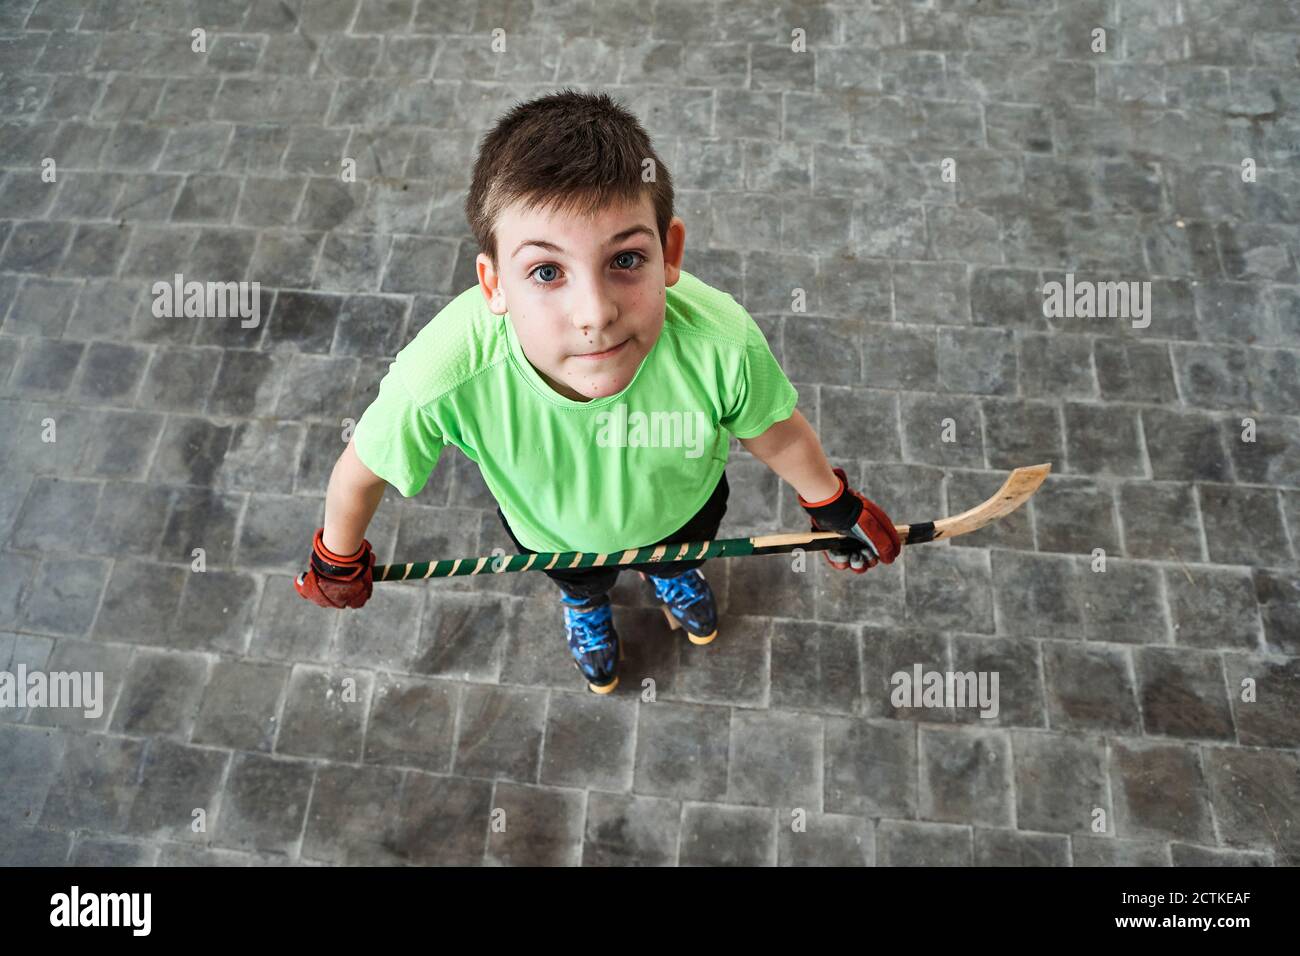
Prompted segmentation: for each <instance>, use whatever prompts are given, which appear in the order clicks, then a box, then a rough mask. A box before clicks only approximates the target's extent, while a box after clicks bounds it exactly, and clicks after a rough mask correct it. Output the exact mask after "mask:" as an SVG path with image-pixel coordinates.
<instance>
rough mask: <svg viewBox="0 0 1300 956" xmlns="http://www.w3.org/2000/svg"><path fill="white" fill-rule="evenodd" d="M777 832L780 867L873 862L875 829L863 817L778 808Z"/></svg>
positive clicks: (855, 864) (866, 863)
mask: <svg viewBox="0 0 1300 956" xmlns="http://www.w3.org/2000/svg"><path fill="white" fill-rule="evenodd" d="M796 826H797V827H798V829H796ZM776 833H777V861H778V865H779V866H836V867H839V866H873V865H875V856H876V852H875V851H876V839H875V836H876V834H875V828H874V827H873V826H872V825H871V821H870V820H865V819H863V818H862V817H853V816H842V815H840V814H832V813H802V814H798V815H796V812H795V811H792V812H791V814H790V815H789V817H788V819H783V818H782V816H781V815H780V811H778V817H777V831H776Z"/></svg>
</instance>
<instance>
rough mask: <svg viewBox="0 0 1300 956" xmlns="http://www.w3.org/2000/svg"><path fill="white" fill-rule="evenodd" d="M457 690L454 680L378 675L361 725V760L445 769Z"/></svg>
mask: <svg viewBox="0 0 1300 956" xmlns="http://www.w3.org/2000/svg"><path fill="white" fill-rule="evenodd" d="M459 694H460V689H459V688H458V687H457V686H456V685H454V684H446V683H442V682H436V681H423V680H412V679H410V678H404V677H396V676H391V675H382V674H381V675H380V676H379V677H378V678H377V680H376V685H375V690H374V697H373V701H372V705H371V712H370V719H369V722H368V725H367V728H366V752H365V761H366V763H383V764H391V765H395V766H408V767H419V768H420V769H423V770H432V771H439V772H445V771H447V770H449V769H450V766H451V754H452V735H453V733H454V721H455V719H456V706H457V697H458V696H459Z"/></svg>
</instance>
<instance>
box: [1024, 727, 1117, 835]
mask: <svg viewBox="0 0 1300 956" xmlns="http://www.w3.org/2000/svg"><path fill="white" fill-rule="evenodd" d="M1011 745H1012V750H1013V757H1012V759H1013V760H1014V762H1015V773H1016V787H1015V789H1016V825H1017V826H1018V827H1020V828H1021V829H1029V830H1042V831H1047V832H1050V833H1071V834H1085V835H1087V834H1089V833H1091V832H1092V830H1091V827H1092V825H1093V822H1094V820H1095V819H1099V818H1098V817H1095V816H1094V811H1096V810H1098V809H1100V810H1103V811H1105V812H1106V816H1107V819H1108V820H1109V818H1110V817H1111V816H1112V814H1111V804H1110V799H1109V794H1108V790H1107V780H1106V752H1105V747H1104V745H1103V743H1102V741H1101V740H1100V739H1099V738H1092V737H1084V736H1077V737H1072V736H1068V735H1065V734H1058V733H1050V734H1048V733H1034V732H1031V731H1012V733H1011ZM1107 830H1108V831H1111V832H1113V830H1114V823H1113V822H1108V823H1107Z"/></svg>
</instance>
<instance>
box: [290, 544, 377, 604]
mask: <svg viewBox="0 0 1300 956" xmlns="http://www.w3.org/2000/svg"><path fill="white" fill-rule="evenodd" d="M324 534H325V529H324V528H317V529H316V534H315V535H313V536H312V547H311V566H310V568H308V569H307V570H306V571H304V572H303V573H302V574H300V575H298V577H296V578H294V581H293V588H294V590H295V591H297V592H298V593H299V594H300V595H301V596H302V597H303V598H305V599H306V600H308V601H311V602H312V603H313V604H319V605H320V606H321V607H332V608H340V609H341V608H345V607H361V606H362V605H363V604H365V603H366V601H368V600H370V594H371V591H372V590H373V588H374V580H375V579H374V570H373V569H374V566H375V555H374V552H373V551H371V550H370V542H369V541H367V540H365V539H364V538H362V539H361V547H360V548H359V549H357V553H356V554H353V555H350V556H348V557H343V556H341V555H337V554H335V553H334V552H332V551H330V550H329V549H328V548H326V547H325V543H324V540H323V536H324Z"/></svg>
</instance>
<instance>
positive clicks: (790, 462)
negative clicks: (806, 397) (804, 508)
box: [738, 408, 840, 501]
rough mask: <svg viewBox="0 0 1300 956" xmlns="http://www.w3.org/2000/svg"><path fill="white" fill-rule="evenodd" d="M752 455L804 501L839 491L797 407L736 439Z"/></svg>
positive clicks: (823, 456) (808, 425) (811, 431)
mask: <svg viewBox="0 0 1300 956" xmlns="http://www.w3.org/2000/svg"><path fill="white" fill-rule="evenodd" d="M738 440H739V442H740V444H741V445H743V446H744V447H745V450H746V451H748V452H749V453H750V454H751V455H753V456H754V457H755V458H757V459H759V460H760V461H761V462H763V463H764V464H765V465H767V467H769V468H771V469H772V470H773V471H774V472H776V473H777V475H779V476H780V477H781V478H783V479H785V481H786V482H788V483H789V484H790V485H792V486H793V487H794V490H795V491H797V492H798V493H799V494H800V495H802V496H803V498H804V500H805V501H822V500H824V499H826V498H829V497H831V496H832V495H834V494H835V493H836V492H838V491H839V490H840V480H839V479H838V478H837V477H835V474H834V473H833V472H832V471H831V466H830V463H829V462H827V460H826V453H825V452H824V451H822V445H821V441H819V440H818V438H817V433H816V432H814V431H813V428H812V425H810V424H808V419H806V418H804V417H803V414H802V413H801V412H800V411H799V409H797V408H796V409H795V410H794V414H793V415H791V416H790V417H789V418H787V419H786V420H785V421H783V422H777V423H776V424H775V425H773V426H771V427H770V428H769V429H768V430H767V431H765V432H763V434H761V435H758V436H756V437H754V438H741V439H738Z"/></svg>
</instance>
